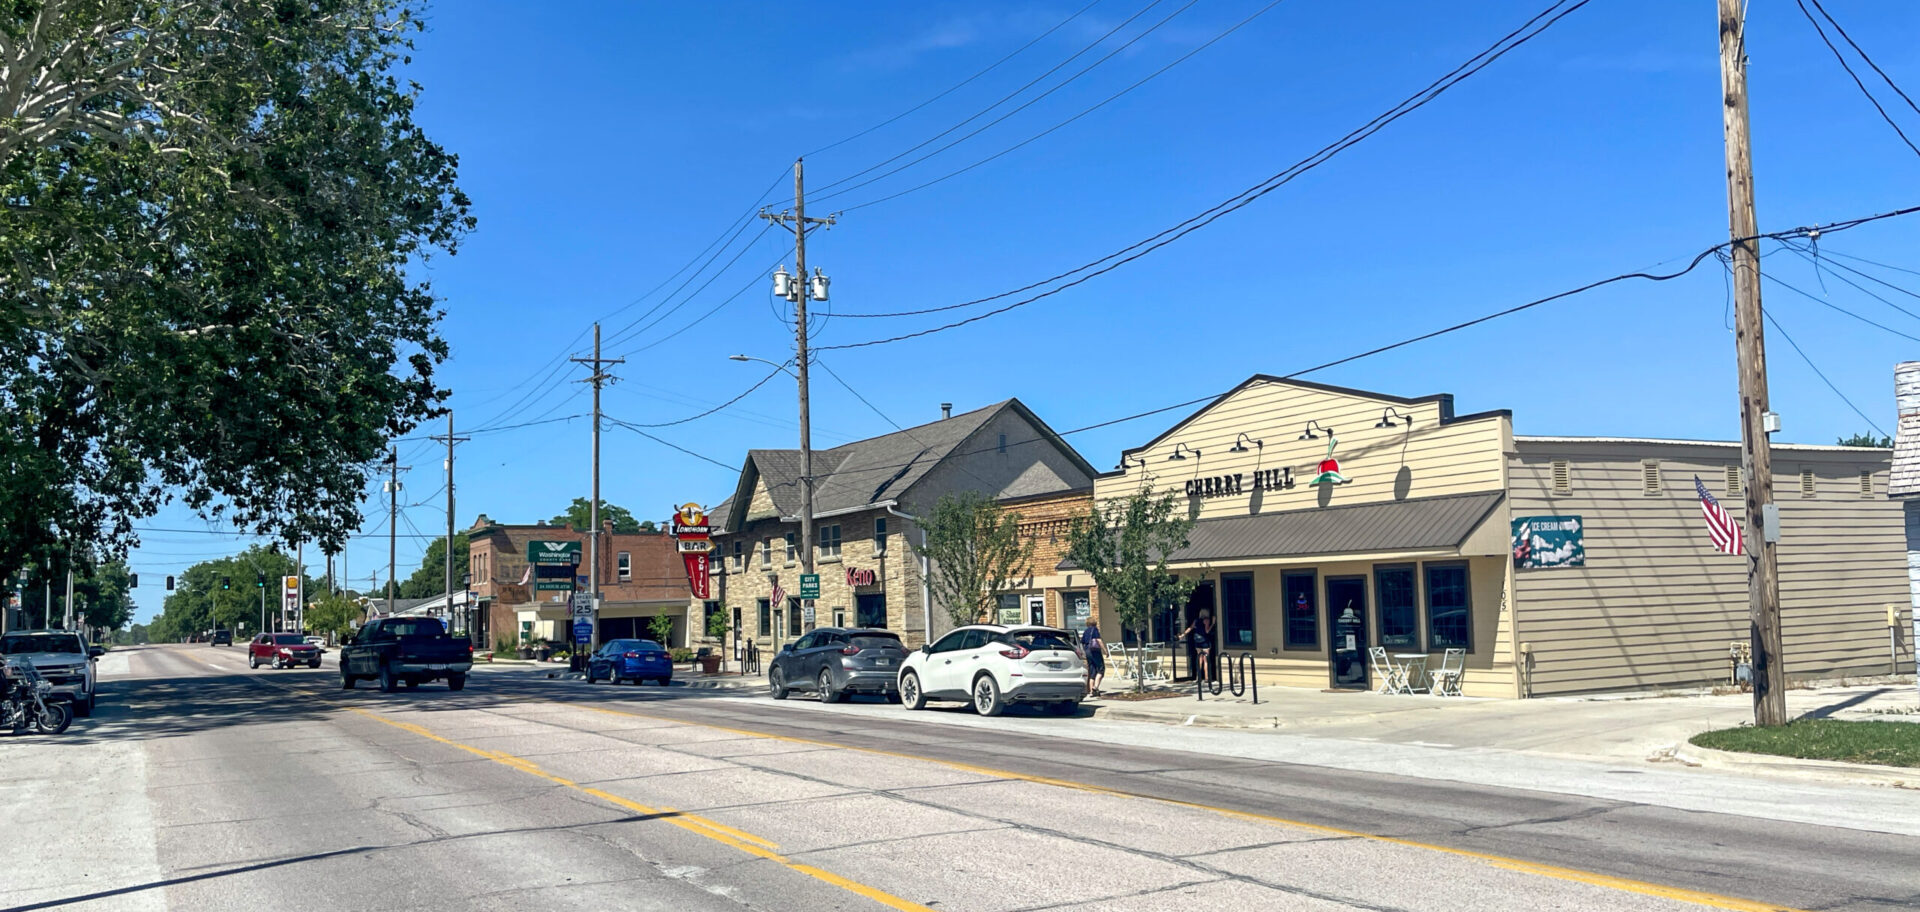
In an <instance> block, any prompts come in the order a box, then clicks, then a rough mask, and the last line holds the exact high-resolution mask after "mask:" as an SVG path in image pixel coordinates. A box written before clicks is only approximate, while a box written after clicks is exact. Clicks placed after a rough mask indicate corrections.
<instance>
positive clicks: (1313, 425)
mask: <svg viewBox="0 0 1920 912" xmlns="http://www.w3.org/2000/svg"><path fill="white" fill-rule="evenodd" d="M1314 431H1321V432H1323V433H1325V434H1326V435H1327V436H1328V437H1332V436H1333V428H1330V427H1327V426H1326V425H1324V424H1321V423H1320V422H1318V421H1309V422H1307V429H1306V430H1305V431H1302V432H1301V434H1300V439H1301V440H1316V439H1319V437H1320V435H1319V434H1316V433H1314Z"/></svg>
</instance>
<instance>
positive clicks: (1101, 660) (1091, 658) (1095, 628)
mask: <svg viewBox="0 0 1920 912" xmlns="http://www.w3.org/2000/svg"><path fill="white" fill-rule="evenodd" d="M1080 648H1081V651H1083V652H1085V653H1086V654H1087V694H1088V695H1089V696H1091V695H1093V694H1098V693H1099V692H1100V682H1101V681H1103V680H1105V679H1106V677H1107V644H1106V642H1105V641H1103V640H1101V639H1100V625H1099V624H1096V623H1094V621H1093V618H1092V617H1091V616H1089V617H1088V618H1087V626H1086V629H1084V630H1082V631H1080Z"/></svg>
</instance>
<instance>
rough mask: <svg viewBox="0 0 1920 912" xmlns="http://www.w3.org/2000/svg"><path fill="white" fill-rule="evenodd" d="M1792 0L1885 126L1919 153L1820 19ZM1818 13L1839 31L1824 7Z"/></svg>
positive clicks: (1802, 0) (1919, 148) (1890, 82)
mask: <svg viewBox="0 0 1920 912" xmlns="http://www.w3.org/2000/svg"><path fill="white" fill-rule="evenodd" d="M1794 2H1795V3H1796V4H1798V5H1799V7H1800V14H1801V15H1803V16H1806V17H1807V22H1808V24H1810V25H1812V26H1813V30H1814V31H1815V32H1817V33H1818V34H1819V35H1820V43H1821V44H1824V45H1826V46H1827V50H1829V51H1832V52H1833V59H1834V60H1837V61H1839V62H1840V68H1841V69H1843V70H1846V71H1847V75H1848V76H1849V77H1851V78H1852V79H1853V84H1854V85H1855V86H1858V87H1859V89H1860V94H1862V95H1865V96H1867V101H1868V103H1870V104H1872V105H1873V109H1874V110H1875V111H1878V112H1880V119H1881V120H1884V121H1886V122H1887V126H1889V127H1892V128H1893V132H1894V133H1897V134H1899V136H1900V141H1901V142H1903V143H1906V144H1907V148H1908V149H1911V150H1913V154H1915V155H1920V146H1916V145H1914V144H1913V140H1911V139H1908V138H1907V131H1905V130H1902V129H1900V125H1899V124H1897V123H1895V122H1894V120H1893V117H1892V116H1891V115H1889V114H1888V113H1887V109H1886V108H1884V107H1881V106H1880V99H1878V98H1875V97H1874V96H1873V91H1872V90H1870V89H1868V88H1867V84H1866V83H1864V82H1861V81H1860V74H1858V73H1855V72H1854V71H1853V65H1852V64H1850V63H1848V62H1847V58H1846V55H1844V54H1841V53H1840V49H1839V48H1837V47H1834V46H1833V41H1832V40H1830V39H1828V38H1827V30H1826V29H1823V28H1821V27H1820V21H1819V20H1818V19H1815V18H1813V13H1812V12H1810V11H1809V10H1808V9H1807V4H1806V2H1805V0H1794ZM1814 5H1815V6H1819V5H1820V4H1819V3H1818V2H1817V0H1816V2H1815V3H1814ZM1820 15H1821V16H1824V17H1826V20H1827V21H1828V22H1832V23H1833V28H1834V30H1835V31H1840V23H1838V22H1834V21H1833V17H1832V16H1830V15H1828V14H1827V11H1826V10H1825V9H1824V8H1823V9H1821V10H1820ZM1840 34H1841V37H1843V38H1844V37H1846V33H1845V32H1844V31H1841V32H1840ZM1847 43H1848V44H1853V39H1851V38H1848V39H1847ZM1853 49H1854V50H1855V51H1858V52H1859V53H1860V56H1861V58H1862V59H1867V55H1866V52H1865V51H1861V50H1860V46H1859V45H1857V44H1853ZM1867 63H1868V65H1871V66H1873V68H1874V70H1875V71H1876V72H1879V71H1880V67H1879V66H1877V65H1874V63H1873V61H1872V60H1871V59H1867ZM1886 76H1887V74H1886V73H1884V72H1881V73H1880V77H1881V78H1882V79H1886ZM1887 84H1888V85H1893V80H1891V79H1887ZM1893 90H1894V91H1895V92H1900V87H1899V86H1894V87H1893ZM1900 97H1902V98H1906V93H1905V92H1900ZM1907 104H1909V105H1911V104H1913V99H1910V98H1909V99H1907Z"/></svg>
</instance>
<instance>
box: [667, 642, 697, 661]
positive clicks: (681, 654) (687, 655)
mask: <svg viewBox="0 0 1920 912" xmlns="http://www.w3.org/2000/svg"><path fill="white" fill-rule="evenodd" d="M667 655H668V656H670V657H672V659H673V660H674V661H675V662H691V661H693V650H691V649H688V648H686V647H685V646H675V647H674V648H672V649H670V650H668V651H667Z"/></svg>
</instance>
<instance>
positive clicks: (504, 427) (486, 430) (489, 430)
mask: <svg viewBox="0 0 1920 912" xmlns="http://www.w3.org/2000/svg"><path fill="white" fill-rule="evenodd" d="M585 417H587V416H586V413H584V412H582V413H581V414H578V415H561V416H558V417H555V418H542V419H540V420H538V421H522V422H520V423H519V424H499V425H494V426H492V427H478V428H466V429H464V430H461V431H460V432H459V433H461V434H497V433H500V432H501V431H512V430H518V429H519V428H528V427H535V426H538V425H542V424H553V423H555V422H559V421H572V420H573V419H575V418H585ZM430 439H432V438H431V437H395V438H393V440H392V442H393V443H407V442H411V441H418V440H430Z"/></svg>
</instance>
